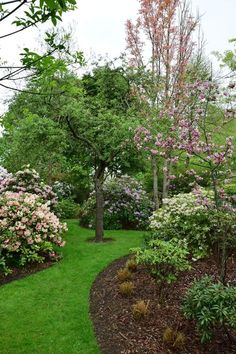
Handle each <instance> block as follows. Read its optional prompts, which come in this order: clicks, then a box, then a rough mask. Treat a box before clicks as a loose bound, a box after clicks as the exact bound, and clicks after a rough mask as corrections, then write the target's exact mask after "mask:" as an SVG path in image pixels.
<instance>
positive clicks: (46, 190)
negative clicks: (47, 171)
mask: <svg viewBox="0 0 236 354" xmlns="http://www.w3.org/2000/svg"><path fill="white" fill-rule="evenodd" d="M6 191H12V192H21V193H32V194H37V195H38V196H40V197H41V198H42V199H43V200H45V201H46V202H50V205H51V206H54V205H55V204H56V202H57V196H56V194H55V193H54V192H53V190H52V187H51V186H48V185H46V184H45V183H44V182H43V181H42V180H41V179H40V176H39V174H38V172H36V171H35V170H33V169H29V168H25V169H24V170H23V171H18V172H16V173H15V174H14V175H9V176H7V177H6V178H4V179H2V180H0V194H1V193H4V192H6Z"/></svg>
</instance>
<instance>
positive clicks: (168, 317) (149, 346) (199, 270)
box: [90, 257, 236, 354]
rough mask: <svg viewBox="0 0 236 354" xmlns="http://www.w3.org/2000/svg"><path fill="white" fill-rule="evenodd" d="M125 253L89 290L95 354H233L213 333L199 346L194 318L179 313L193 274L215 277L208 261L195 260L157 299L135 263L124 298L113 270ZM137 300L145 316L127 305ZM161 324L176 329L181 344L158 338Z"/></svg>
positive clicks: (235, 275) (233, 274)
mask: <svg viewBox="0 0 236 354" xmlns="http://www.w3.org/2000/svg"><path fill="white" fill-rule="evenodd" d="M126 260H127V257H125V258H122V259H119V260H117V261H115V262H113V263H112V264H111V265H110V266H109V267H108V268H107V269H105V270H104V271H103V272H101V273H100V274H99V275H98V277H97V278H96V280H95V282H94V284H93V286H92V288H91V293H90V313H91V317H92V320H93V324H94V329H95V333H96V336H97V340H98V343H99V345H100V349H101V352H102V353H103V354H135V353H138V354H144V353H146V354H170V353H174V354H180V353H184V354H234V353H236V348H234V347H232V345H231V346H230V343H229V342H228V341H227V339H226V338H225V337H224V335H223V333H221V332H219V333H217V335H215V337H214V338H213V340H212V341H211V343H208V344H204V345H203V344H201V343H200V339H199V336H198V334H197V332H196V329H195V326H194V322H193V321H188V320H186V319H185V318H184V317H183V315H182V313H181V303H182V299H183V296H184V294H185V292H186V289H187V288H188V287H189V286H190V284H191V283H192V282H193V280H194V279H195V278H197V279H199V278H201V277H202V276H204V275H206V274H208V275H212V276H216V274H217V267H216V265H215V263H214V261H213V259H209V258H208V259H207V260H199V261H197V262H195V263H194V264H193V268H192V270H191V271H188V272H185V273H182V274H181V276H179V278H178V280H177V281H176V282H175V283H173V284H171V285H168V287H167V288H166V289H165V292H164V294H162V297H161V299H160V292H159V289H158V285H157V284H156V282H155V280H154V279H153V278H152V277H151V276H150V275H149V274H148V273H147V271H146V270H145V269H144V268H142V267H139V268H138V270H137V272H136V273H133V280H132V281H133V282H134V284H135V291H134V294H133V295H132V296H131V297H130V298H125V297H123V296H122V295H121V294H120V293H119V290H118V289H119V281H118V279H117V278H116V272H117V270H118V269H120V268H121V267H123V266H124V264H125V262H126ZM228 269H229V270H230V271H229V280H231V281H233V282H235V280H236V258H235V257H234V258H231V259H230V262H229V265H228ZM137 300H145V301H149V302H150V303H149V309H150V313H149V316H148V317H147V318H146V319H144V320H139V321H138V320H135V319H134V318H133V315H132V305H133V304H134V303H135V302H136V301H137ZM167 327H171V328H172V329H173V330H176V331H180V332H181V333H183V334H184V336H185V337H186V343H185V346H184V348H181V349H176V348H175V349H174V348H173V346H172V345H170V344H169V345H167V344H166V343H164V341H163V333H164V331H165V329H166V328H167Z"/></svg>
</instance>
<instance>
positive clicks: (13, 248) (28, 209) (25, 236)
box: [0, 192, 66, 271]
mask: <svg viewBox="0 0 236 354" xmlns="http://www.w3.org/2000/svg"><path fill="white" fill-rule="evenodd" d="M64 231H66V224H61V223H60V221H59V219H58V218H57V217H56V216H55V214H53V213H52V212H51V211H50V209H49V207H48V205H47V203H45V202H43V201H42V199H40V197H39V196H38V195H35V194H30V193H19V192H5V193H3V194H1V196H0V254H1V258H2V259H3V260H4V261H5V262H6V265H7V266H8V265H9V266H10V265H11V263H16V264H17V265H20V266H22V265H24V264H26V263H28V262H41V261H43V260H44V258H45V255H49V256H50V253H51V254H52V255H54V253H53V245H58V246H60V247H63V246H64V243H65V242H64V241H63V240H62V233H63V232H64ZM4 268H5V269H3V270H4V271H7V270H8V269H7V267H4Z"/></svg>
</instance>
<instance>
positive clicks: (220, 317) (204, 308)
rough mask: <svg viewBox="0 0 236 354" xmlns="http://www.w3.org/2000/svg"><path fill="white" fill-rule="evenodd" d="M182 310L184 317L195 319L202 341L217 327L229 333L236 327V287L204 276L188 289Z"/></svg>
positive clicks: (207, 338) (208, 337)
mask: <svg viewBox="0 0 236 354" xmlns="http://www.w3.org/2000/svg"><path fill="white" fill-rule="evenodd" d="M183 311H184V315H185V316H186V318H188V319H193V320H195V321H196V324H197V329H198V331H199V333H200V335H201V341H202V342H205V341H207V340H209V339H211V337H212V334H213V332H214V330H215V329H217V328H221V329H222V330H223V331H226V332H227V334H229V332H228V331H229V330H230V329H236V287H231V286H224V285H223V284H221V283H214V282H213V279H212V278H211V277H208V276H206V277H204V278H202V279H201V280H200V281H196V282H195V283H194V284H193V285H192V286H191V288H190V289H189V290H188V292H187V295H186V297H185V299H184V305H183Z"/></svg>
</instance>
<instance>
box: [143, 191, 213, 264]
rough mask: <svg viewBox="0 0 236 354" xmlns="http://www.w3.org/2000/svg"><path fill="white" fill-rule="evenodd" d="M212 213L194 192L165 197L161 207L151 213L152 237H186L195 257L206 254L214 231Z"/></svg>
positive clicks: (169, 238)
mask: <svg viewBox="0 0 236 354" xmlns="http://www.w3.org/2000/svg"><path fill="white" fill-rule="evenodd" d="M209 203H210V201H209ZM209 214H210V212H209V209H208V208H207V206H204V205H202V204H199V203H198V200H197V197H196V196H195V195H194V194H193V193H186V194H184V193H183V194H178V195H176V196H174V197H173V198H168V199H164V200H163V206H162V208H161V209H159V210H157V211H155V212H154V213H153V215H152V216H151V217H150V229H151V238H154V239H155V238H159V239H164V240H171V239H172V238H178V239H180V240H186V242H187V244H188V247H189V249H190V251H191V252H192V254H193V255H194V257H196V258H198V257H202V256H205V255H206V254H207V252H208V249H209V238H210V234H211V226H210V222H209Z"/></svg>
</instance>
